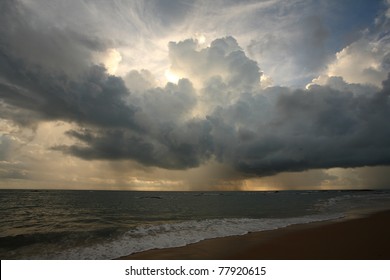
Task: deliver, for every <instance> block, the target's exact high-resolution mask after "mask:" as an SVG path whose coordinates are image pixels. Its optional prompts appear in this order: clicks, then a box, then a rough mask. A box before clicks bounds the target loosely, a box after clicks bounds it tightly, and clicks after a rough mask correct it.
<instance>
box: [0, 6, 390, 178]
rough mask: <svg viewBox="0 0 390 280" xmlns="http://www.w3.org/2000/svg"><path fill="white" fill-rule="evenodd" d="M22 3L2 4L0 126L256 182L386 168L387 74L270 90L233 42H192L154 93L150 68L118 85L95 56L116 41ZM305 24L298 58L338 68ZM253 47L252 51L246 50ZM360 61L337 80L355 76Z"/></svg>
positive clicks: (90, 152) (97, 151)
mask: <svg viewBox="0 0 390 280" xmlns="http://www.w3.org/2000/svg"><path fill="white" fill-rule="evenodd" d="M168 2H169V1H168ZM21 3H22V2H18V1H15V2H14V1H2V4H1V6H2V9H1V11H2V12H1V15H2V18H1V19H0V22H1V27H0V32H1V34H0V108H1V113H0V117H1V118H2V119H4V120H7V121H11V122H13V123H15V124H16V125H18V126H21V127H33V126H38V125H39V124H40V123H42V122H47V121H63V122H66V123H70V124H71V125H72V128H71V129H70V130H68V131H67V132H66V133H65V136H67V137H69V138H71V139H72V140H73V143H72V144H68V143H57V144H56V145H53V146H52V147H51V150H52V151H57V152H58V151H59V152H61V153H63V154H65V155H71V156H74V157H77V158H81V159H83V160H87V161H93V160H103V161H122V160H131V161H134V162H137V163H139V164H141V165H143V166H145V167H159V168H163V169H169V170H187V169H190V168H195V167H200V166H203V165H206V164H208V163H209V162H211V161H217V162H218V163H219V164H222V165H224V166H228V167H229V168H232V169H234V170H235V171H236V172H238V173H240V174H243V175H242V176H243V177H245V176H248V178H249V177H256V176H260V177H261V176H269V175H274V174H278V173H281V172H291V171H292V172H297V171H305V170H312V169H328V168H335V167H341V168H349V167H364V166H384V165H390V142H389V139H390V126H389V125H388V123H389V121H390V76H388V75H387V78H384V81H383V82H382V84H378V81H377V80H374V81H373V83H371V84H370V83H368V82H365V83H357V82H351V81H348V80H346V79H344V78H343V77H342V75H340V76H327V77H326V79H324V80H323V81H322V82H321V83H319V82H318V83H316V82H315V81H313V83H312V84H310V85H309V86H308V87H307V88H304V87H302V88H301V89H296V88H295V89H292V88H289V87H286V86H268V85H267V86H262V77H263V76H264V73H263V71H262V69H261V63H262V62H261V59H259V61H255V60H254V59H253V58H251V56H250V55H249V54H248V53H247V52H246V51H245V48H242V47H241V46H240V44H239V43H238V40H237V39H236V38H235V37H234V36H225V37H220V38H217V39H214V40H212V41H211V42H210V44H208V45H204V44H202V42H200V41H199V40H198V39H196V38H192V39H191V38H190V39H185V40H180V41H171V42H170V43H169V44H168V53H167V59H168V60H169V65H170V68H169V70H170V71H171V72H172V73H173V74H174V75H176V76H177V78H178V82H177V84H174V83H170V82H168V83H165V84H161V83H160V84H158V83H157V82H156V79H155V78H154V77H153V74H152V73H151V72H150V71H149V70H145V69H143V68H142V66H141V68H140V69H143V70H136V69H131V70H130V71H128V72H127V73H126V74H124V75H122V76H119V75H113V74H110V73H109V71H108V69H107V66H105V65H103V64H99V63H97V61H95V60H94V57H97V56H99V55H103V54H104V53H106V52H107V51H109V50H110V49H111V48H112V47H113V45H115V43H114V42H113V41H110V40H107V39H102V38H100V37H99V36H95V35H85V34H82V33H78V32H77V31H75V30H71V29H68V28H61V27H59V26H53V27H46V28H43V27H42V25H41V24H42V23H41V22H39V20H38V21H35V20H36V19H35V18H33V17H32V16H31V15H30V13H29V10H28V9H27V8H26V7H25V6H23V5H22V4H21ZM160 6H163V7H165V8H166V9H168V7H169V6H165V5H164V4H163V3H162V2H161V3H160V2H158V3H157V2H156V5H154V6H153V9H160V8H159V7H160ZM150 9H152V8H150ZM153 9H152V10H153ZM175 9H177V10H178V11H179V12H180V13H179V15H178V16H177V17H174V18H171V19H170V20H169V22H167V23H166V24H169V25H174V24H178V23H179V22H182V21H185V18H186V15H187V14H188V13H191V12H193V9H194V7H193V6H192V5H189V4H188V3H187V4H186V2H183V3H182V4H181V5H179V6H175ZM169 11H170V9H168V10H167V11H166V13H170V12H169ZM23 15H26V16H23ZM22 18H23V20H22ZM32 22H36V24H31V23H32ZM307 23H310V26H311V29H310V30H309V29H307V30H306V29H305V30H306V31H308V32H305V33H304V34H302V36H301V38H303V39H304V40H305V41H306V42H307V43H308V47H307V48H308V49H307V50H306V51H305V52H306V53H307V54H308V55H307V56H299V55H298V56H296V57H294V59H296V60H297V61H301V64H302V65H306V67H307V68H308V69H309V71H319V69H320V68H321V67H320V66H319V65H325V63H327V62H328V61H330V58H329V56H328V54H327V53H326V52H324V50H323V48H324V44H325V40H326V39H327V36H328V35H329V34H328V30H327V29H326V28H325V27H324V23H323V22H322V21H321V19H320V18H318V17H315V16H314V17H309V18H307V17H305V19H304V20H303V21H302V24H305V25H306V24H307ZM385 36H387V37H386V38H387V39H388V35H383V34H382V36H381V37H380V38H379V39H378V38H377V42H378V44H377V46H380V48H379V47H377V48H376V50H378V49H379V50H380V51H377V52H375V50H374V49H373V48H372V50H369V51H371V52H372V56H373V57H374V56H375V59H376V61H378V63H379V64H380V65H381V66H380V68H377V69H376V70H377V72H378V71H380V75H381V76H378V75H377V76H376V77H383V73H384V72H385V71H386V69H387V68H388V67H387V66H386V65H387V64H388V57H389V53H390V52H389V48H388V47H389V44H388V40H386V39H385ZM367 38H368V37H366V39H367ZM271 39H272V38H271ZM271 39H270V40H271ZM271 41H272V40H271ZM271 41H270V44H271V43H272V42H271ZM363 41H364V40H363V39H362V40H361V41H359V42H356V43H355V44H353V45H351V46H350V47H349V50H345V51H344V58H343V57H342V56H341V55H340V56H338V57H337V58H336V60H335V61H334V62H333V64H330V65H331V66H330V67H329V68H328V69H330V70H331V69H336V68H335V67H336V66H335V65H336V64H337V63H339V64H341V63H343V62H342V61H341V60H342V59H350V60H351V59H355V58H354V56H352V57H348V58H345V56H346V55H347V54H346V53H347V52H348V51H349V53H351V52H353V51H356V52H357V49H359V50H360V49H361V48H360V46H361V44H363V43H362V42H363ZM264 43H266V42H262V44H264ZM316 44H317V45H316ZM280 46H281V45H279V47H280ZM257 47H259V45H256V44H255V43H254V42H252V48H249V49H250V51H255V50H256V48H257ZM267 51H269V50H267ZM341 53H342V52H341ZM357 53H358V52H357ZM301 54H302V53H300V55H301ZM370 55H371V54H367V57H371V56H370ZM311 57H313V58H315V59H311ZM119 62H120V61H119V60H118V61H117V62H116V63H119ZM267 63H268V62H267ZM348 63H349V62H348ZM352 64H353V62H351V64H348V67H344V68H337V69H341V70H340V71H339V72H337V73H340V74H342V73H341V72H342V71H349V72H348V73H351V71H352V70H349V65H352ZM332 65H333V66H332ZM343 65H345V64H343ZM332 67H333V68H332ZM322 68H324V67H322ZM347 68H348V69H347ZM378 73H379V72H378ZM299 75H300V73H297V76H299ZM351 75H352V74H351ZM346 76H347V77H349V76H348V75H346ZM385 77H386V76H385ZM367 81H368V80H367ZM9 143H10V141H9V137H8V136H7V135H0V159H2V158H4V160H5V157H6V156H7V157H8V153H9V150H10V149H9ZM2 165H3V166H7V165H9V163H6V161H4V163H2ZM13 169H14V168H13ZM15 170H16V169H15ZM2 173H4V174H6V172H5V171H4V172H3V171H2ZM7 174H8V173H7ZM9 174H10V175H9V176H11V177H12V176H13V177H23V176H25V174H26V173H25V172H24V173H23V172H19V171H17V170H16V171H15V172H14V173H12V172H10V173H9ZM12 174H13V175H12ZM2 176H3V175H2ZM4 176H5V175H4Z"/></svg>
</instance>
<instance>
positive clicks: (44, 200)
mask: <svg viewBox="0 0 390 280" xmlns="http://www.w3.org/2000/svg"><path fill="white" fill-rule="evenodd" d="M389 208H390V191H389V190H387V191H385V190H382V191H379V190H378V191H376V190H375V191H278V192H276V191H275V192H267V191H262V192H136V191H74V190H0V258H1V259H3V260H4V259H57V260H65V259H72V260H79V259H92V260H93V259H114V258H118V257H121V256H126V255H129V254H132V253H136V252H141V251H146V250H150V249H155V248H170V247H180V246H185V245H187V244H191V243H195V242H198V241H201V240H204V239H210V238H216V237H223V236H231V235H243V234H246V233H248V232H257V231H265V230H273V229H278V228H283V227H287V226H289V225H295V224H305V223H311V222H316V221H326V220H335V219H341V218H344V217H346V216H348V215H351V214H352V215H353V214H359V213H365V212H368V211H379V210H383V209H389Z"/></svg>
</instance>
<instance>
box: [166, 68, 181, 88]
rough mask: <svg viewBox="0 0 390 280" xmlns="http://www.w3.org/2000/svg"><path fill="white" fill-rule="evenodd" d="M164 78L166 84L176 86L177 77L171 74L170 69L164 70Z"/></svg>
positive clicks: (178, 78)
mask: <svg viewBox="0 0 390 280" xmlns="http://www.w3.org/2000/svg"><path fill="white" fill-rule="evenodd" d="M165 78H166V79H167V81H168V82H170V83H174V84H177V83H178V82H179V80H180V77H179V75H177V74H175V73H174V72H172V71H171V70H170V69H167V70H165Z"/></svg>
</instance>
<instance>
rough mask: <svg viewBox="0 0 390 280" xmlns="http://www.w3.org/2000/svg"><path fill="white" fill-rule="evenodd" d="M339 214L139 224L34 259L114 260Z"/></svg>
mask: <svg viewBox="0 0 390 280" xmlns="http://www.w3.org/2000/svg"><path fill="white" fill-rule="evenodd" d="M341 217H343V215H342V214H332V215H311V216H303V217H294V218H281V219H279V218H278V219H210V220H200V221H195V220H190V221H182V222H177V223H165V224H158V225H142V226H138V227H136V228H134V229H132V230H129V231H128V232H126V233H125V234H123V235H122V236H121V237H120V238H117V239H115V240H111V241H107V242H105V243H101V244H97V245H94V246H90V247H81V248H80V247H78V248H73V249H68V250H66V251H62V252H59V253H56V254H48V255H44V256H43V255H41V256H37V258H38V259H114V258H117V257H120V256H125V255H129V254H132V253H136V252H142V251H146V250H150V249H158V248H172V247H181V246H185V245H188V244H191V243H195V242H198V241H201V240H204V239H210V238H216V237H224V236H232V235H243V234H246V233H248V232H256V231H265V230H273V229H277V228H283V227H286V226H289V225H294V224H305V223H310V222H316V221H325V220H332V219H337V218H341Z"/></svg>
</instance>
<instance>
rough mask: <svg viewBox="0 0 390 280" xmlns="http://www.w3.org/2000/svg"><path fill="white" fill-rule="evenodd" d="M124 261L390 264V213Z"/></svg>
mask: <svg viewBox="0 0 390 280" xmlns="http://www.w3.org/2000/svg"><path fill="white" fill-rule="evenodd" d="M120 259H176V260H189V259H240V260H245V259H270V260H278V259H285V260H293V259H302V260H318V259H324V260H327V259H328V260H329V259H330V260H343V259H350V260H358V259H367V260H376V259H390V210H388V211H383V212H378V213H374V214H369V215H366V216H362V215H360V216H358V217H353V218H351V217H349V218H347V219H341V220H336V221H328V222H319V223H310V224H302V225H294V226H289V227H286V228H281V229H276V230H271V231H263V232H254V233H248V234H246V235H241V236H230V237H223V238H215V239H209V240H204V241H200V242H198V243H194V244H190V245H187V246H184V247H178V248H168V249H155V250H150V251H145V252H140V253H135V254H132V255H129V256H124V257H122V258H120Z"/></svg>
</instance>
